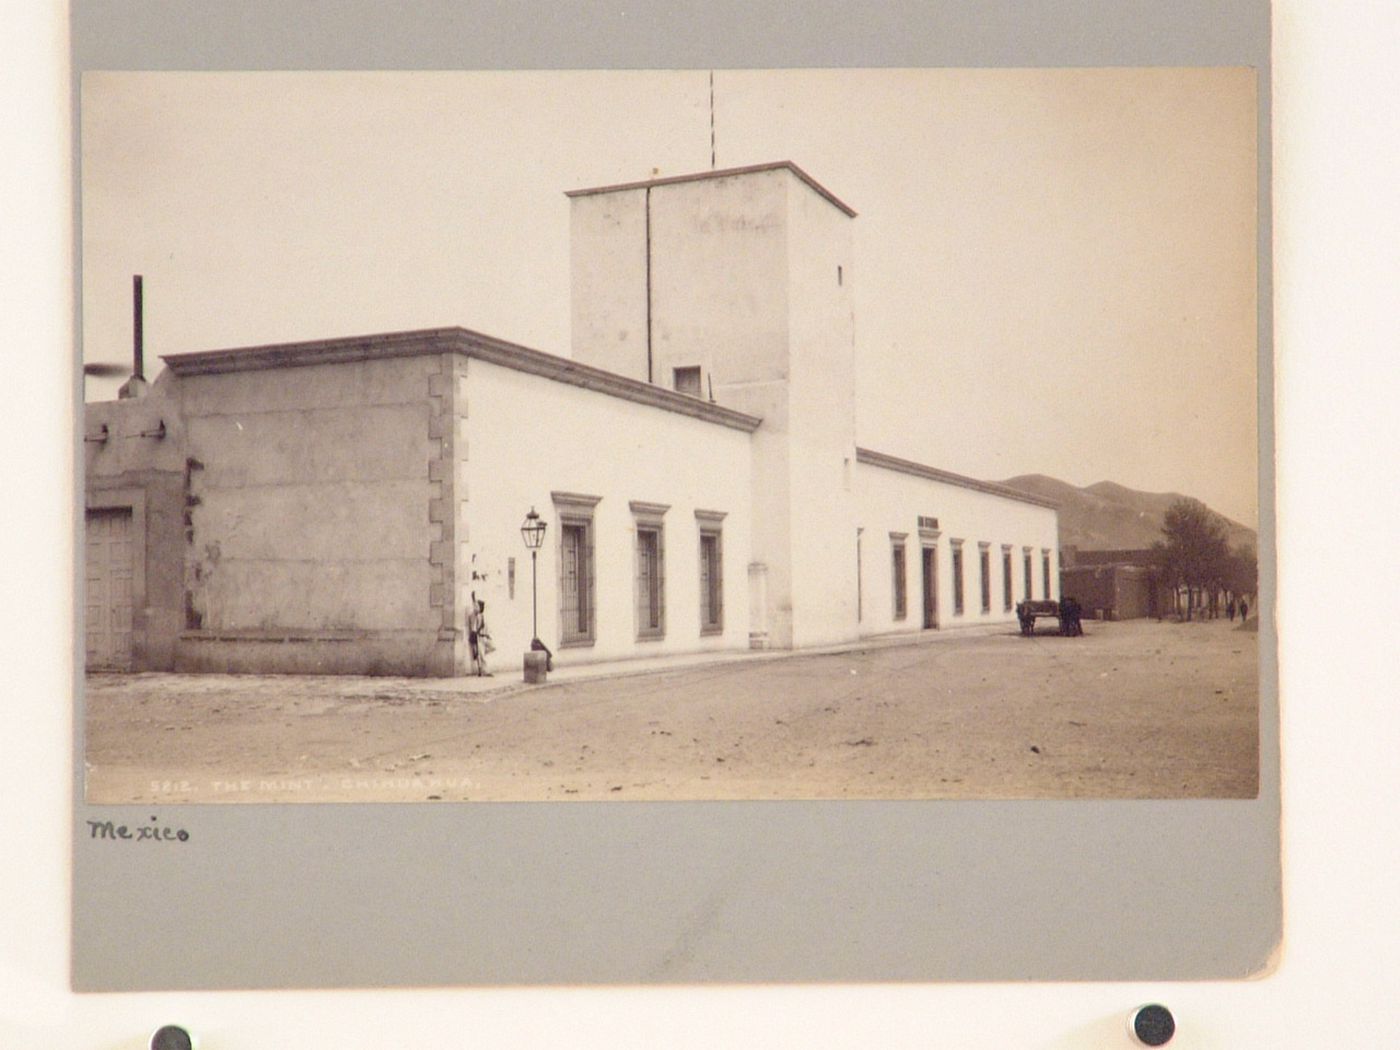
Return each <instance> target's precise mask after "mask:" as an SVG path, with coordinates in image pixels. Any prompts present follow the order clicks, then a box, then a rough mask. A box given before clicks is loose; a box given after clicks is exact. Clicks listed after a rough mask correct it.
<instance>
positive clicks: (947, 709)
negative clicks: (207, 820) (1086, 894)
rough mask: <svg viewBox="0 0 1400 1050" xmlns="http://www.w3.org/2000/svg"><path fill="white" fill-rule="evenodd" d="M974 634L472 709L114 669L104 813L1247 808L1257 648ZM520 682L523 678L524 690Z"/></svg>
mask: <svg viewBox="0 0 1400 1050" xmlns="http://www.w3.org/2000/svg"><path fill="white" fill-rule="evenodd" d="M1087 630H1088V632H1089V633H1088V635H1087V636H1086V637H1084V638H1078V639H1069V638H1060V637H1057V636H1053V635H1044V636H1038V637H1036V638H1034V639H1026V638H1021V637H1020V636H1018V635H1017V634H1015V633H1014V628H1013V629H1012V630H1009V631H1005V632H1001V633H991V634H985V633H984V634H976V635H974V634H963V635H958V634H955V633H952V632H946V633H940V634H937V635H926V636H922V637H921V638H920V639H919V640H917V641H913V642H910V643H907V644H900V645H881V646H871V647H867V648H860V649H853V650H850V651H844V652H839V653H827V654H817V655H800V656H785V657H781V658H768V659H739V660H735V661H727V662H721V663H708V664H703V665H699V666H691V667H685V668H676V669H672V670H665V671H658V672H653V673H647V674H634V675H629V676H621V677H608V678H594V679H576V680H573V681H567V682H565V681H558V680H556V681H553V682H551V683H550V684H548V685H545V686H531V687H526V686H524V685H522V684H520V683H519V682H512V681H509V680H507V679H506V678H505V677H502V678H501V679H497V680H495V681H496V682H497V683H499V686H500V687H499V688H496V689H493V690H492V691H489V692H481V693H465V692H463V691H462V689H461V687H460V686H459V685H457V684H455V683H454V682H453V681H451V680H447V681H443V680H430V679H402V678H397V679H390V678H341V677H289V676H226V675H200V676H195V675H168V674H140V675H94V676H90V677H89V678H88V680H87V692H86V730H87V776H88V780H87V783H88V799H89V801H91V802H98V803H105V802H142V803H144V802H372V801H395V802H404V801H426V800H443V801H460V800H582V799H592V800H599V799H609V800H628V799H631V800H637V799H647V800H657V799H822V798H882V799H896V798H910V799H918V798H963V799H987V798H1003V799H1004V798H1037V799H1045V798H1245V797H1252V796H1253V795H1255V793H1256V791H1257V782H1258V741H1259V734H1258V710H1259V705H1258V635H1257V634H1256V633H1254V632H1253V631H1245V630H1241V629H1239V627H1238V625H1237V624H1231V623H1229V622H1227V621H1214V622H1209V623H1191V624H1176V623H1156V622H1152V621H1134V622H1129V623H1115V624H1097V623H1095V624H1089V625H1088V626H1087ZM512 677H514V676H512Z"/></svg>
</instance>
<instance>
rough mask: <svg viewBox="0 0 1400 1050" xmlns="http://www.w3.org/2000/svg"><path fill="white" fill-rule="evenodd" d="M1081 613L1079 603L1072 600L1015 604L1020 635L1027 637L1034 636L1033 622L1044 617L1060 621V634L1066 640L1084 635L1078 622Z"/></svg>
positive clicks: (1048, 600) (1047, 600) (1046, 600)
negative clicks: (1019, 623) (1051, 617)
mask: <svg viewBox="0 0 1400 1050" xmlns="http://www.w3.org/2000/svg"><path fill="white" fill-rule="evenodd" d="M1081 612H1082V610H1081V609H1080V607H1079V603H1078V602H1077V601H1075V600H1074V599H1073V598H1065V599H1063V600H1062V601H1058V602H1057V601H1053V600H1050V599H1044V600H1040V601H1024V602H1018V603H1017V604H1016V619H1018V620H1020V621H1021V633H1022V634H1024V635H1026V636H1027V637H1030V636H1031V635H1033V634H1035V621H1036V620H1037V619H1039V618H1040V617H1044V616H1053V617H1054V618H1055V619H1057V620H1059V621H1060V634H1062V635H1064V636H1065V637H1067V638H1074V637H1078V636H1079V635H1081V634H1083V633H1084V628H1083V626H1082V625H1081V624H1080V622H1079V618H1080V615H1081Z"/></svg>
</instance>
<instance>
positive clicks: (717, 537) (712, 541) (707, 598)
mask: <svg viewBox="0 0 1400 1050" xmlns="http://www.w3.org/2000/svg"><path fill="white" fill-rule="evenodd" d="M695 520H696V521H697V522H698V523H699V525H700V633H701V634H721V633H723V631H724V545H723V542H722V538H721V535H722V534H721V532H720V522H722V521H723V520H724V514H723V513H722V512H720V511H709V510H697V511H696V512H695Z"/></svg>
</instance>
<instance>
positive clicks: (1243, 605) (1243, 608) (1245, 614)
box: [1240, 598, 1249, 623]
mask: <svg viewBox="0 0 1400 1050" xmlns="http://www.w3.org/2000/svg"><path fill="white" fill-rule="evenodd" d="M1248 619H1249V602H1247V601H1246V600H1245V599H1243V598H1241V599H1240V623H1244V622H1245V621H1246V620H1248Z"/></svg>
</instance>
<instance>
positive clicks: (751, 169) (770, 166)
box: [564, 160, 856, 219]
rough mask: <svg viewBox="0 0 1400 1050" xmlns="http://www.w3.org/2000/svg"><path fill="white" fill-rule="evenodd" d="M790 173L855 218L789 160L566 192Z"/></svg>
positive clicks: (574, 193) (578, 194)
mask: <svg viewBox="0 0 1400 1050" xmlns="http://www.w3.org/2000/svg"><path fill="white" fill-rule="evenodd" d="M781 170H787V171H790V172H792V173H793V174H794V175H796V176H797V177H798V178H799V179H801V180H802V181H803V182H805V183H806V184H807V185H808V186H809V187H811V189H812V190H813V191H814V192H815V193H816V194H817V195H818V196H820V197H823V198H825V199H826V200H827V201H829V202H830V203H831V204H832V205H834V206H835V207H836V208H838V209H839V210H840V211H843V212H845V213H846V214H847V215H849V216H850V217H851V218H853V219H854V218H855V217H856V212H855V209H854V208H852V207H851V206H850V205H849V204H847V203H846V202H845V201H843V200H841V198H840V197H838V196H836V194H834V193H832V192H831V191H830V190H829V189H827V188H826V187H825V186H823V185H822V184H821V183H820V182H818V181H817V180H816V179H814V178H812V176H810V175H808V174H807V173H806V172H805V171H803V170H802V169H801V168H799V167H798V166H797V165H796V164H794V163H793V162H792V161H790V160H775V161H771V162H769V163H767V164H750V165H748V166H747V167H743V168H721V169H720V170H718V171H697V172H694V173H692V174H689V175H668V176H665V177H664V178H659V179H644V180H643V181H641V182H619V183H617V184H616V185H613V186H593V187H590V188H588V189H582V190H566V191H565V192H564V196H566V197H589V196H592V195H593V194H595V193H617V192H618V191H620V190H645V189H650V188H651V187H653V186H674V185H675V184H676V183H678V182H699V181H700V180H701V179H724V178H728V177H730V176H732V175H752V174H754V173H756V172H760V171H781Z"/></svg>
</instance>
